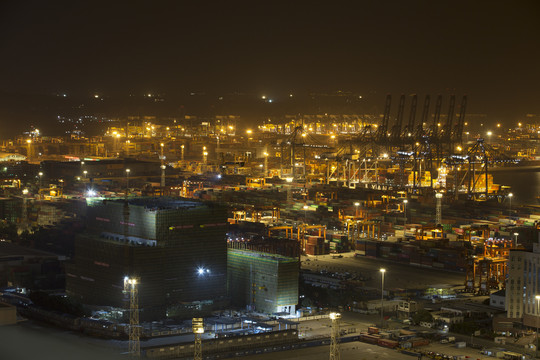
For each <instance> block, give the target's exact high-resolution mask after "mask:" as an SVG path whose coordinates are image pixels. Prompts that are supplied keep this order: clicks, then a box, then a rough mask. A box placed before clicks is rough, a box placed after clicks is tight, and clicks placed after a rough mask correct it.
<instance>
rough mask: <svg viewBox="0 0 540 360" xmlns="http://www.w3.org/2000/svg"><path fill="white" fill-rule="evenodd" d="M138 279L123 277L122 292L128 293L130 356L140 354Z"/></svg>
mask: <svg viewBox="0 0 540 360" xmlns="http://www.w3.org/2000/svg"><path fill="white" fill-rule="evenodd" d="M138 286H139V279H137V278H128V277H127V276H126V277H125V278H124V293H125V294H128V293H129V350H128V352H129V354H130V355H131V356H132V357H139V356H141V343H140V340H139V337H140V334H139V329H140V327H139V290H138Z"/></svg>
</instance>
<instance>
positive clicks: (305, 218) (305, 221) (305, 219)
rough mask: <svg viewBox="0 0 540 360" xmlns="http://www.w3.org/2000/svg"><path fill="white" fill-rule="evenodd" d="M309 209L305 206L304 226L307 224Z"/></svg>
mask: <svg viewBox="0 0 540 360" xmlns="http://www.w3.org/2000/svg"><path fill="white" fill-rule="evenodd" d="M307 209H309V206H307V205H304V224H307Z"/></svg>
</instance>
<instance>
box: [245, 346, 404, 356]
mask: <svg viewBox="0 0 540 360" xmlns="http://www.w3.org/2000/svg"><path fill="white" fill-rule="evenodd" d="M340 350H341V351H340V353H341V359H343V360H349V359H350V360H353V359H354V360H374V359H377V360H386V359H388V360H394V359H395V360H413V359H414V358H413V357H411V356H408V355H403V354H400V353H399V352H397V351H395V350H392V349H387V348H383V347H380V346H376V345H370V344H365V343H361V342H352V343H346V344H341V346H340ZM329 356H330V346H316V347H312V348H306V349H299V350H288V351H280V352H276V353H269V354H260V355H252V356H246V357H242V358H241V359H245V360H265V359H268V360H275V359H280V360H287V359H295V360H323V359H324V360H327V359H328V358H329Z"/></svg>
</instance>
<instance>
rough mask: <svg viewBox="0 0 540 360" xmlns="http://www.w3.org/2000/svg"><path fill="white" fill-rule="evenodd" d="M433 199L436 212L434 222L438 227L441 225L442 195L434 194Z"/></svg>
mask: <svg viewBox="0 0 540 360" xmlns="http://www.w3.org/2000/svg"><path fill="white" fill-rule="evenodd" d="M435 197H436V198H437V209H436V210H437V211H436V214H435V222H436V223H437V225H440V224H442V197H443V194H442V193H436V194H435Z"/></svg>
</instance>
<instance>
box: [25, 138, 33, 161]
mask: <svg viewBox="0 0 540 360" xmlns="http://www.w3.org/2000/svg"><path fill="white" fill-rule="evenodd" d="M26 144H27V145H28V149H27V150H26V157H27V158H28V161H30V158H31V157H32V139H28V140H26Z"/></svg>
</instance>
